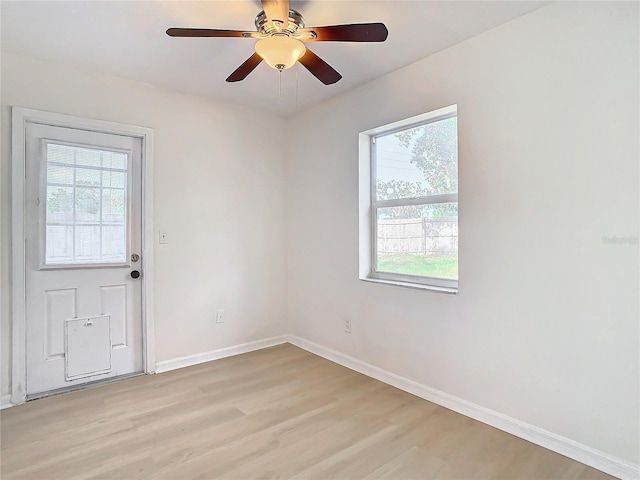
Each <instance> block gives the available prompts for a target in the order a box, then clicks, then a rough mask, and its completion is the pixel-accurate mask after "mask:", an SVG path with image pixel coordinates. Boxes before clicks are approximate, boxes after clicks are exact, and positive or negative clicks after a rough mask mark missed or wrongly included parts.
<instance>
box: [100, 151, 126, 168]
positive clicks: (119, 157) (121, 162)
mask: <svg viewBox="0 0 640 480" xmlns="http://www.w3.org/2000/svg"><path fill="white" fill-rule="evenodd" d="M102 166H103V167H104V168H116V169H118V170H126V169H127V154H126V153H115V152H104V153H103V156H102Z"/></svg>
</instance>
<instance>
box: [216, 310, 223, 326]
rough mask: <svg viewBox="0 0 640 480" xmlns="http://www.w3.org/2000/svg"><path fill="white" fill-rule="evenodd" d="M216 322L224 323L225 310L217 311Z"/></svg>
mask: <svg viewBox="0 0 640 480" xmlns="http://www.w3.org/2000/svg"><path fill="white" fill-rule="evenodd" d="M216 323H224V310H218V311H217V312H216Z"/></svg>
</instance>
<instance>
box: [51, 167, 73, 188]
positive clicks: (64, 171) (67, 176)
mask: <svg viewBox="0 0 640 480" xmlns="http://www.w3.org/2000/svg"><path fill="white" fill-rule="evenodd" d="M73 170H74V169H73V168H70V167H59V166H57V165H48V166H47V183H61V184H64V185H73Z"/></svg>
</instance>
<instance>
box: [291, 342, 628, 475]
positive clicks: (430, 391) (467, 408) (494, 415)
mask: <svg viewBox="0 0 640 480" xmlns="http://www.w3.org/2000/svg"><path fill="white" fill-rule="evenodd" d="M289 343H291V344H293V345H296V346H297V347H300V348H303V349H304V350H307V351H309V352H311V353H314V354H316V355H319V356H321V357H323V358H326V359H327V360H331V361H332V362H335V363H338V364H340V365H342V366H344V367H347V368H350V369H351V370H355V371H356V372H360V373H362V374H364V375H367V376H369V377H372V378H375V379H376V380H380V381H381V382H384V383H386V384H388V385H391V386H393V387H396V388H399V389H400V390H404V391H405V392H409V393H411V394H413V395H416V396H418V397H420V398H424V399H425V400H428V401H430V402H433V403H435V404H437V405H440V406H443V407H445V408H448V409H449V410H453V411H454V412H458V413H461V414H462V415H465V416H467V417H470V418H473V419H475V420H478V421H480V422H482V423H486V424H487V425H491V426H492V427H495V428H497V429H499V430H502V431H505V432H508V433H510V434H512V435H515V436H516V437H520V438H523V439H525V440H528V441H530V442H532V443H535V444H536V445H540V446H541V447H544V448H547V449H549V450H552V451H554V452H556V453H559V454H561V455H564V456H566V457H569V458H572V459H574V460H577V461H578V462H581V463H584V464H586V465H589V466H591V467H593V468H596V469H598V470H601V471H603V472H605V473H608V474H609V475H613V476H615V477H618V478H621V479H624V480H627V479H629V480H631V479H634V480H635V479H638V478H640V465H637V464H633V463H631V462H628V461H626V460H622V459H620V458H617V457H614V456H612V455H609V454H607V453H605V452H602V451H599V450H596V449H594V448H591V447H588V446H586V445H583V444H581V443H578V442H576V441H574V440H571V439H569V438H566V437H563V436H561V435H557V434H555V433H552V432H549V431H547V430H543V429H542V428H538V427H536V426H534V425H530V424H528V423H525V422H522V421H520V420H516V419H515V418H511V417H508V416H506V415H503V414H502V413H499V412H496V411H494V410H490V409H488V408H485V407H482V406H480V405H476V404H474V403H471V402H468V401H466V400H463V399H461V398H458V397H455V396H453V395H449V394H448V393H445V392H441V391H439V390H436V389H434V388H430V387H427V386H426V385H422V384H420V383H417V382H414V381H413V380H409V379H408V378H405V377H401V376H400V375H396V374H395V373H391V372H389V371H387V370H383V369H381V368H378V367H375V366H373V365H370V364H368V363H366V362H363V361H361V360H358V359H357V358H353V357H350V356H348V355H345V354H343V353H340V352H337V351H335V350H332V349H330V348H327V347H324V346H322V345H318V344H317V343H314V342H310V341H308V340H305V339H303V338H300V337H296V336H295V335H291V336H289Z"/></svg>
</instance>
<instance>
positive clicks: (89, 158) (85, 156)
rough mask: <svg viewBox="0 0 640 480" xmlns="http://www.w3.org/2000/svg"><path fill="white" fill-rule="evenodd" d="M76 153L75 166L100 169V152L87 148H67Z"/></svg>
mask: <svg viewBox="0 0 640 480" xmlns="http://www.w3.org/2000/svg"><path fill="white" fill-rule="evenodd" d="M67 148H72V149H74V150H75V151H76V164H77V165H86V166H88V167H101V166H102V165H101V163H102V162H101V157H102V152H101V151H100V150H93V149H91V150H90V149H88V148H78V147H67Z"/></svg>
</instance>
